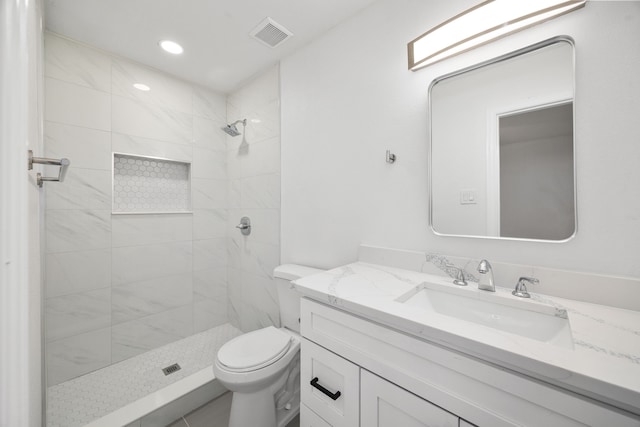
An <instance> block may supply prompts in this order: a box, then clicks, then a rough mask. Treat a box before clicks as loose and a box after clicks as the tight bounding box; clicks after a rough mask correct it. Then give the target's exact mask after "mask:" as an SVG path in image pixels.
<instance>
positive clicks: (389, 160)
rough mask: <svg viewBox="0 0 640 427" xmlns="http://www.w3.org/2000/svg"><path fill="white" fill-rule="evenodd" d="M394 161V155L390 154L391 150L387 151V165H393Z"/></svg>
mask: <svg viewBox="0 0 640 427" xmlns="http://www.w3.org/2000/svg"><path fill="white" fill-rule="evenodd" d="M395 161H396V155H395V154H393V153H392V152H391V150H387V163H394V162H395Z"/></svg>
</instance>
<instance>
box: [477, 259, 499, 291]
mask: <svg viewBox="0 0 640 427" xmlns="http://www.w3.org/2000/svg"><path fill="white" fill-rule="evenodd" d="M478 273H480V274H481V276H480V280H479V281H478V289H481V290H483V291H489V292H495V291H496V285H494V284H493V270H492V269H491V264H489V261H487V260H486V259H483V260H482V261H480V264H478Z"/></svg>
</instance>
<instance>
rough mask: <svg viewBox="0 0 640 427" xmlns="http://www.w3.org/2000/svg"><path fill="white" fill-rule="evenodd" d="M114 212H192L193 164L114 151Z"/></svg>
mask: <svg viewBox="0 0 640 427" xmlns="http://www.w3.org/2000/svg"><path fill="white" fill-rule="evenodd" d="M112 211H113V213H114V214H158V213H191V163H189V162H183V161H177V160H171V159H163V158H157V157H146V156H140V155H131V154H123V153H113V202H112Z"/></svg>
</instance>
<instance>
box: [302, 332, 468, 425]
mask: <svg viewBox="0 0 640 427" xmlns="http://www.w3.org/2000/svg"><path fill="white" fill-rule="evenodd" d="M301 354H302V359H301V366H300V374H301V378H304V379H305V381H304V382H303V384H302V390H301V400H302V406H301V410H300V411H301V417H300V420H301V426H303V427H326V426H329V427H355V426H360V425H361V426H377V427H397V426H402V427H429V426H438V427H458V422H459V419H458V417H456V416H455V415H453V414H451V413H449V412H447V411H445V410H443V409H442V408H439V407H437V406H435V405H433V404H432V403H430V402H428V401H426V400H424V399H421V398H419V397H418V396H416V395H414V394H412V393H410V392H408V391H406V390H404V389H402V388H401V387H398V386H396V385H395V384H392V383H390V382H389V381H386V380H384V379H382V378H380V377H378V376H377V375H374V374H372V373H371V372H368V371H367V370H365V369H362V368H360V367H359V366H358V365H355V364H353V363H351V362H349V361H348V360H346V359H344V358H342V357H340V356H338V355H336V354H334V353H332V352H330V351H329V350H327V349H325V348H323V347H320V346H318V345H316V344H314V343H313V342H311V341H309V340H307V339H303V340H302V345H301ZM308 378H311V380H309V381H306V379H308Z"/></svg>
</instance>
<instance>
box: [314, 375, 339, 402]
mask: <svg viewBox="0 0 640 427" xmlns="http://www.w3.org/2000/svg"><path fill="white" fill-rule="evenodd" d="M311 386H312V387H315V388H317V389H318V390H320V391H321V392H323V393H324V394H326V395H327V396H329V397H330V398H331V399H333V400H337V399H338V398H339V397H340V395H341V394H342V393H340V392H339V391H336V392H335V393H331V392H330V391H329V390H327V389H326V388H324V387H322V386H321V385H320V384H318V377H315V378H314V379H312V380H311Z"/></svg>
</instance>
